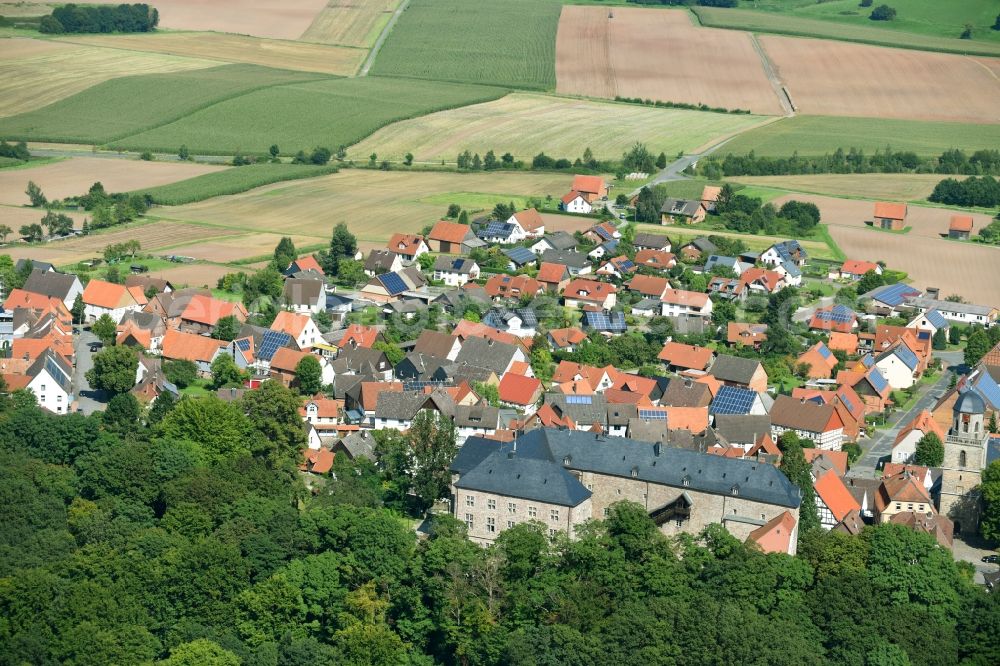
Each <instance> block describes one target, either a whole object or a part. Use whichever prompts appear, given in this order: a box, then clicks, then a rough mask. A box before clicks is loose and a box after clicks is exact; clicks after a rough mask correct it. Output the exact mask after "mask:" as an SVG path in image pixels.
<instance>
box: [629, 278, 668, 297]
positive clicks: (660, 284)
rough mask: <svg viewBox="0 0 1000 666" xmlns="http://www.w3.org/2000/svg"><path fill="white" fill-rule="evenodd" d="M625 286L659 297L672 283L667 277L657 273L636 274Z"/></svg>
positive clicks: (646, 294) (630, 289)
mask: <svg viewBox="0 0 1000 666" xmlns="http://www.w3.org/2000/svg"><path fill="white" fill-rule="evenodd" d="M625 286H626V287H628V289H629V291H636V292H639V293H640V294H643V295H644V296H651V297H654V298H659V297H660V296H662V295H663V293H664V292H665V291H666V290H667V289H668V288H669V287H670V283H669V282H668V281H667V278H663V277H657V276H655V275H636V276H634V277H633V278H632V279H631V280H629V281H628V283H627V284H626V285H625Z"/></svg>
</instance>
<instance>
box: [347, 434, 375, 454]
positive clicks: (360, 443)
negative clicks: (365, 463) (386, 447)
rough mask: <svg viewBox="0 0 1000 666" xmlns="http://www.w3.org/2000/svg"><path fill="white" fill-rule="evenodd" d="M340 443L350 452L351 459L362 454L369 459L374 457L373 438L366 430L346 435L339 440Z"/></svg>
mask: <svg viewBox="0 0 1000 666" xmlns="http://www.w3.org/2000/svg"><path fill="white" fill-rule="evenodd" d="M340 445H341V446H342V447H344V450H346V451H347V452H348V453H349V454H350V456H351V459H352V460H353V459H355V458H358V457H362V456H363V457H365V458H369V459H371V460H374V459H375V438H374V437H372V435H371V432H369V431H368V430H360V431H358V432H352V433H351V434H349V435H346V436H345V437H344V438H343V439H341V440H340Z"/></svg>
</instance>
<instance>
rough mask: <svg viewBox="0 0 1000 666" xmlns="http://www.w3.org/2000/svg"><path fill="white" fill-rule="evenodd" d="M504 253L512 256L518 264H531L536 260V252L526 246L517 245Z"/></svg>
mask: <svg viewBox="0 0 1000 666" xmlns="http://www.w3.org/2000/svg"><path fill="white" fill-rule="evenodd" d="M504 254H506V255H507V256H508V257H510V259H511V261H513V262H515V263H518V264H530V263H531V262H533V261H535V259H536V257H535V253H534V252H532V251H531V250H529V249H528V248H526V247H515V248H511V249H509V250H504Z"/></svg>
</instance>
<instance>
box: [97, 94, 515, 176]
mask: <svg viewBox="0 0 1000 666" xmlns="http://www.w3.org/2000/svg"><path fill="white" fill-rule="evenodd" d="M503 93H504V91H503V90H502V89H500V88H490V87H484V86H472V85H462V84H456V83H440V82H431V81H417V80H414V79H388V78H381V77H365V78H358V79H326V80H322V81H312V82H309V83H296V84H292V85H284V86H280V87H270V88H264V89H261V90H258V91H255V92H251V93H248V94H246V95H241V96H238V97H234V98H231V99H227V100H225V101H221V102H219V103H217V104H212V105H210V106H207V107H205V108H202V109H201V110H198V111H195V112H193V113H190V114H189V115H185V116H184V117H182V118H180V119H179V120H176V121H175V122H171V123H169V124H164V125H162V126H159V127H155V128H153V129H150V130H148V131H145V132H140V133H137V134H134V135H132V136H128V137H126V138H122V139H119V140H117V141H115V142H114V145H115V146H116V147H120V148H125V149H135V150H142V149H148V150H164V151H167V150H171V149H176V148H175V147H176V146H179V145H181V144H185V145H187V146H188V148H189V149H190V150H191V152H194V153H203V154H221V155H226V154H232V153H234V152H235V151H238V150H242V151H247V152H253V153H264V152H266V151H267V149H268V147H269V146H270V145H272V144H277V145H278V146H280V147H281V149H282V151H283V152H284V153H286V154H290V153H294V152H296V151H298V150H307V151H308V150H311V149H312V148H314V147H315V146H318V145H322V146H326V147H328V148H331V149H333V150H336V148H337V147H338V146H342V145H343V146H347V145H351V144H353V143H355V142H357V141H359V140H361V139H363V138H365V137H366V136H368V135H369V134H371V133H372V132H374V131H375V130H377V129H379V128H380V127H383V126H384V125H387V124H389V123H391V122H396V121H398V120H403V119H406V118H411V117H413V116H417V115H421V114H425V113H430V112H432V111H438V110H441V109H446V108H451V107H455V106H462V105H465V104H473V103H476V102H483V101H485V100H488V99H495V98H497V97H499V96H501V95H503ZM366 161H367V160H366Z"/></svg>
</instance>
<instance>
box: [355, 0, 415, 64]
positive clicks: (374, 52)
mask: <svg viewBox="0 0 1000 666" xmlns="http://www.w3.org/2000/svg"><path fill="white" fill-rule="evenodd" d="M409 6H410V0H403V1H402V2H400V3H399V7H396V11H394V12H393V13H392V16H390V17H389V22H388V23H386V24H385V27H384V28H382V32H381V33H380V34H379V36H378V39H376V40H375V43H374V44H372V47H371V49H370V50H369V51H368V57H367V58H365V61H364V62H363V63H362V64H361V69H359V70H358V73H357V75H358V76H359V77H360V76H368V72H369V71H370V70H371V68H372V65H374V64H375V58H376V57H378V53H379V51H381V50H382V45H383V44H385V40H386V39H388V37H389V33H390V32H392V29H393V27H394V26H395V25H396V21H397V20H399V17H400V16H402V14H403V11H405V10H406V8H407V7H409Z"/></svg>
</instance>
